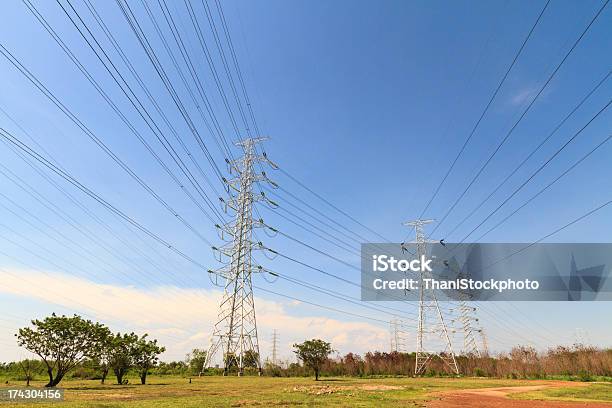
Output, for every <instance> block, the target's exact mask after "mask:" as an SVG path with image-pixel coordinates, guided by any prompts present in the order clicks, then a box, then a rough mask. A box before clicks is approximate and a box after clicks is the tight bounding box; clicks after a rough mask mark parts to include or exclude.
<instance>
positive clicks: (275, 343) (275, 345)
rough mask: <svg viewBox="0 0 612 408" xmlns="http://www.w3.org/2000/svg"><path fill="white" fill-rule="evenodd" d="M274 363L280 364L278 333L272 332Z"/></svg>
mask: <svg viewBox="0 0 612 408" xmlns="http://www.w3.org/2000/svg"><path fill="white" fill-rule="evenodd" d="M272 365H278V333H277V332H276V329H274V331H273V332H272Z"/></svg>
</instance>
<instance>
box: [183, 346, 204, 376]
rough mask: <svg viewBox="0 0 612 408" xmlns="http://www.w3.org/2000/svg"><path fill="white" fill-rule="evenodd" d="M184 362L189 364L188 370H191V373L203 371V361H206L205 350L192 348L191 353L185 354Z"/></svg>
mask: <svg viewBox="0 0 612 408" xmlns="http://www.w3.org/2000/svg"><path fill="white" fill-rule="evenodd" d="M185 362H186V363H187V364H188V365H189V371H191V373H192V374H198V375H200V374H202V372H203V371H204V363H206V351H205V350H200V349H193V350H192V351H191V353H189V354H187V356H186V358H185Z"/></svg>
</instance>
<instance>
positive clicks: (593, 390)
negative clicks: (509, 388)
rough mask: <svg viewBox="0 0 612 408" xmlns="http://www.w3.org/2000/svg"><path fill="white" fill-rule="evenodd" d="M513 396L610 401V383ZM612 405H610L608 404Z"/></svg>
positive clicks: (514, 396) (611, 388) (611, 398)
mask: <svg viewBox="0 0 612 408" xmlns="http://www.w3.org/2000/svg"><path fill="white" fill-rule="evenodd" d="M512 397H513V398H519V399H538V400H554V401H583V402H585V401H608V402H612V384H591V385H590V386H588V387H566V388H553V389H547V390H539V391H532V392H526V393H519V394H514V395H513V396H512ZM610 406H611V407H612V405H610Z"/></svg>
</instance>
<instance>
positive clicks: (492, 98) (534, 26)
mask: <svg viewBox="0 0 612 408" xmlns="http://www.w3.org/2000/svg"><path fill="white" fill-rule="evenodd" d="M549 4H550V0H548V1H547V2H546V4H544V7H543V8H542V10H541V11H540V14H539V15H538V18H537V19H536V21H535V22H534V23H533V25H532V26H531V29H530V30H529V33H527V36H526V37H525V39H524V40H523V42H522V44H521V46H520V48H519V49H518V51H517V52H516V54H515V55H514V58H513V59H512V62H511V63H510V65H509V66H508V69H506V72H505V73H504V76H503V77H502V79H501V80H500V81H499V84H498V85H497V87H496V88H495V91H494V92H493V95H491V98H489V101H488V102H487V104H486V106H485V108H484V110H483V111H482V113H481V114H480V117H479V118H478V120H477V121H476V123H475V124H474V126H473V127H472V130H471V131H470V133H469V135H468V137H467V138H466V139H465V141H464V142H463V145H462V146H461V149H460V150H459V152H458V153H457V155H456V156H455V159H454V160H453V162H452V163H451V165H450V167H449V168H448V170H447V171H446V174H445V175H444V177H443V178H442V180H441V181H440V183H439V184H438V186H437V187H436V189H435V191H434V193H433V195H432V196H431V198H430V199H429V201H427V204H425V208H423V211H421V214H420V215H419V218H423V216H424V215H425V212H426V211H427V210H428V209H429V206H430V205H431V203H432V202H433V200H434V199H435V198H436V196H437V195H438V192H439V191H440V189H441V188H442V185H443V184H444V182H445V181H446V179H447V178H448V176H449V175H450V173H451V172H452V171H453V168H454V167H455V165H456V164H457V161H458V160H459V157H461V155H462V154H463V152H464V150H465V148H466V147H467V145H468V143H469V142H470V140H471V139H472V136H474V133H475V132H476V129H477V128H478V126H479V125H480V122H481V121H482V119H483V118H484V116H485V115H486V113H487V112H488V111H489V108H490V107H491V105H492V104H493V101H494V100H495V97H496V96H497V94H498V93H499V91H500V89H501V87H502V86H503V84H504V82H506V79H507V78H508V75H509V74H510V71H511V70H512V68H513V67H514V65H515V64H516V61H517V60H518V58H519V56H520V55H521V53H522V52H523V49H524V48H525V45H527V42H528V41H529V39H530V38H531V35H532V34H533V32H534V30H535V29H536V27H537V26H538V24H539V23H540V20H541V19H542V15H544V12H545V11H546V9H547V8H548V5H549ZM433 232H434V231H432V234H433Z"/></svg>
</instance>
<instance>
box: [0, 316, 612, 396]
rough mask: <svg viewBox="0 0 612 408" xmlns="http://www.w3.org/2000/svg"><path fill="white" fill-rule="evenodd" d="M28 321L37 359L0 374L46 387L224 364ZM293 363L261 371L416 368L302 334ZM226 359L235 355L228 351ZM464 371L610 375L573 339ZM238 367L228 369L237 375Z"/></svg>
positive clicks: (75, 320)
mask: <svg viewBox="0 0 612 408" xmlns="http://www.w3.org/2000/svg"><path fill="white" fill-rule="evenodd" d="M32 326H33V327H31V328H30V327H27V328H22V329H19V332H18V333H17V334H16V337H17V342H18V345H19V346H22V347H24V348H25V349H27V350H29V351H30V352H32V353H33V354H35V355H36V356H38V358H39V359H26V360H22V361H18V362H12V363H5V364H2V363H0V376H4V377H9V378H12V379H17V380H24V381H26V383H27V384H29V382H30V381H31V380H32V379H34V378H35V377H36V376H41V375H46V376H48V379H49V380H48V383H47V384H46V386H47V387H53V386H56V385H58V384H59V383H60V381H62V379H63V378H64V377H66V375H67V374H68V373H70V376H71V378H81V379H98V380H100V381H101V383H104V382H105V380H106V377H107V375H108V373H109V372H110V371H111V370H112V372H113V373H114V374H115V377H116V379H117V381H116V382H117V384H126V383H127V379H126V376H127V374H128V373H130V374H136V375H137V376H138V377H139V379H140V383H141V384H145V383H146V378H147V375H148V374H153V375H161V376H163V375H178V376H183V377H193V376H199V375H202V374H204V375H221V374H222V373H223V370H222V369H219V368H208V369H205V367H204V364H205V361H206V351H204V350H200V349H194V350H192V351H191V352H190V353H189V354H187V355H186V357H185V359H184V360H182V361H172V362H160V361H159V355H160V354H161V353H163V352H164V351H165V348H164V347H162V346H160V345H158V344H157V340H149V339H148V335H147V334H144V335H142V336H138V335H136V334H134V333H124V334H121V333H116V334H113V333H112V332H111V331H110V329H109V328H108V327H106V326H104V325H103V324H101V323H95V322H92V321H90V320H84V319H83V318H81V317H80V316H78V315H74V316H72V317H66V316H56V315H55V314H52V315H51V316H49V317H46V318H45V319H43V320H33V321H32ZM293 348H294V353H295V354H296V356H297V358H298V362H289V361H285V362H276V363H273V362H271V361H269V360H266V361H265V362H264V367H263V368H264V370H263V374H264V375H267V376H277V377H295V376H310V375H312V374H313V373H314V376H315V380H317V379H318V378H319V376H357V377H368V376H396V375H408V376H411V375H412V374H413V373H414V365H415V353H402V352H390V353H387V352H380V351H374V352H367V353H365V354H364V355H363V356H361V355H358V354H354V353H347V354H345V355H344V356H337V357H334V358H331V357H330V355H331V354H332V353H333V352H334V350H333V349H332V346H331V344H330V343H328V342H326V341H323V340H320V339H311V340H305V341H304V342H303V343H299V344H294V345H293ZM225 357H226V361H234V360H235V359H232V358H229V356H225ZM257 360H258V356H257V355H256V354H255V353H251V355H250V357H248V356H247V358H246V359H245V363H246V364H245V365H246V369H245V374H247V375H248V374H256V373H257V372H258V370H257ZM457 364H458V366H459V368H460V372H461V374H462V375H466V376H477V377H497V378H551V377H565V378H569V379H577V380H581V381H590V380H593V379H596V378H598V377H603V378H607V379H612V348H597V347H592V346H585V345H581V344H575V345H573V346H557V347H553V348H550V349H548V350H546V351H544V352H538V351H536V350H535V349H534V348H533V347H530V346H517V347H514V348H512V350H511V351H510V352H508V353H501V354H498V355H495V356H482V357H478V356H476V355H458V356H457ZM235 371H237V367H230V368H229V372H230V373H234V372H235ZM424 375H425V376H454V374H453V373H452V371H451V370H450V369H449V367H447V366H446V365H445V363H444V362H443V361H442V360H441V359H437V358H434V359H432V360H431V361H430V364H429V365H428V369H427V371H426V372H425V374H424Z"/></svg>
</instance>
